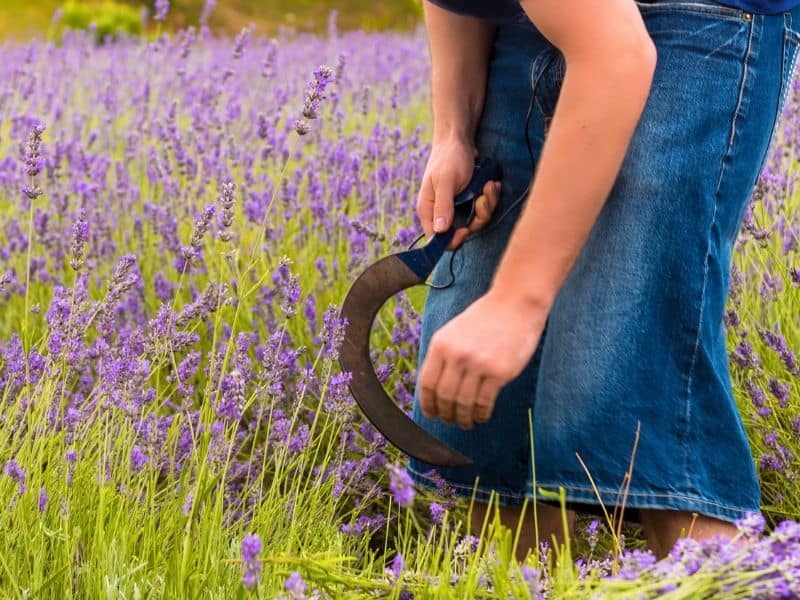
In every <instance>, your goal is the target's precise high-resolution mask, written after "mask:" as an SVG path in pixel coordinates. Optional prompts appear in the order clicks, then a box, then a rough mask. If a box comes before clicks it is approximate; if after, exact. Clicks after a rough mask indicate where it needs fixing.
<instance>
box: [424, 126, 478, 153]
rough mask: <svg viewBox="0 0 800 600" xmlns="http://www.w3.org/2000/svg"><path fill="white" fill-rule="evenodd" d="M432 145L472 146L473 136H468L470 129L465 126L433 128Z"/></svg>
mask: <svg viewBox="0 0 800 600" xmlns="http://www.w3.org/2000/svg"><path fill="white" fill-rule="evenodd" d="M432 143H433V145H434V146H444V145H461V146H468V147H470V148H471V147H472V146H474V144H475V142H474V135H471V134H470V128H469V127H468V126H466V125H461V126H458V125H443V126H441V127H434V128H433V138H432Z"/></svg>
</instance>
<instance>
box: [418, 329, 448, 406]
mask: <svg viewBox="0 0 800 600" xmlns="http://www.w3.org/2000/svg"><path fill="white" fill-rule="evenodd" d="M440 357H441V354H440V353H439V352H437V351H436V348H435V346H433V344H431V346H430V348H429V350H428V355H427V356H426V357H425V361H424V362H423V364H422V368H421V369H420V372H419V378H418V385H419V406H420V408H421V409H422V414H423V415H425V417H427V418H428V419H435V418H436V416H437V412H436V385H437V382H438V381H439V374H440V373H441V371H442V367H443V366H444V362H443V361H442V360H441V358H440Z"/></svg>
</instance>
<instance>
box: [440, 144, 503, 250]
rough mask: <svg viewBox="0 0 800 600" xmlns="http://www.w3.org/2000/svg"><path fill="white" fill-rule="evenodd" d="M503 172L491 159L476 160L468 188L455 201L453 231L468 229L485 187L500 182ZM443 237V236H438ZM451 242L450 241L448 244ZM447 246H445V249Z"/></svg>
mask: <svg viewBox="0 0 800 600" xmlns="http://www.w3.org/2000/svg"><path fill="white" fill-rule="evenodd" d="M502 177H503V171H502V169H501V168H500V165H498V164H497V163H495V162H494V161H492V160H491V159H489V158H476V159H475V167H474V168H473V170H472V179H470V181H469V183H468V184H467V187H466V188H464V189H463V190H462V191H461V192H459V193H458V194H457V195H456V197H455V198H454V200H453V204H454V208H455V214H454V215H453V224H452V225H451V226H450V227H451V229H459V228H461V227H466V226H467V225H469V224H470V221H472V217H474V216H475V201H476V200H477V199H478V198H479V197H480V195H481V194H483V187H484V186H485V185H486V184H487V183H488V182H490V181H500V180H501V179H502ZM443 233H444V232H443ZM437 235H442V234H437ZM449 243H450V241H449V240H448V244H449ZM446 246H447V244H445V247H446Z"/></svg>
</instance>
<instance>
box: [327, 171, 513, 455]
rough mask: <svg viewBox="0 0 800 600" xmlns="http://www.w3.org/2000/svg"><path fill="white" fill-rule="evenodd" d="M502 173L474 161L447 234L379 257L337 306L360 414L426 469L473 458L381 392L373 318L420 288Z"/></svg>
mask: <svg viewBox="0 0 800 600" xmlns="http://www.w3.org/2000/svg"><path fill="white" fill-rule="evenodd" d="M500 177H501V171H500V168H499V166H498V165H495V164H494V163H492V162H491V161H490V160H488V159H478V160H476V162H475V170H474V172H473V175H472V180H471V181H470V182H469V185H468V186H467V188H466V189H465V190H464V191H463V192H461V193H460V194H458V196H456V198H455V200H454V204H455V216H454V219H453V224H452V226H451V227H450V229H449V230H447V231H445V232H443V233H437V234H436V235H434V236H433V238H431V240H430V242H428V243H427V244H426V245H425V246H423V247H422V248H418V249H416V250H408V251H406V252H400V253H397V254H392V255H390V256H386V257H384V258H382V259H380V260H379V261H378V262H376V263H375V264H373V265H371V266H370V267H367V269H366V270H365V271H364V272H363V273H362V274H361V275H360V276H359V277H358V279H356V280H355V282H354V283H353V285H352V286H351V287H350V290H349V291H348V292H347V296H346V297H345V300H344V304H343V305H342V311H341V317H342V318H344V319H346V320H347V321H346V325H345V333H344V340H343V342H342V347H341V350H340V351H339V364H340V365H341V367H342V370H343V371H349V372H350V373H351V374H352V379H351V381H350V391H351V393H352V394H353V397H354V398H355V400H356V402H357V403H358V405H359V406H360V407H361V410H362V411H363V413H364V414H365V415H366V417H367V418H368V419H369V420H370V422H371V423H372V424H373V425H374V426H375V428H376V429H377V430H378V431H380V432H381V433H382V434H383V436H384V437H385V438H386V439H387V440H389V442H391V443H392V444H393V445H395V446H396V447H397V448H399V449H400V450H402V451H403V452H405V453H406V454H408V455H409V456H412V457H414V458H416V459H418V460H421V461H423V462H426V463H428V464H431V465H438V466H447V467H460V466H465V465H470V464H472V460H471V459H470V458H468V457H467V456H464V455H463V454H461V453H460V452H457V451H456V450H453V449H452V448H450V447H448V446H446V445H445V444H443V443H442V442H440V441H439V440H438V439H436V438H435V437H433V436H432V435H431V434H429V433H428V432H427V431H425V430H424V429H422V428H421V427H420V426H419V425H417V424H416V423H415V422H414V421H412V420H411V419H410V418H409V417H408V416H407V415H406V414H405V413H404V412H403V411H402V410H400V409H399V408H398V407H397V405H396V404H395V403H394V401H393V400H392V399H391V398H390V397H389V396H388V395H387V394H386V392H385V391H384V389H383V386H382V385H381V383H380V381H379V380H378V377H377V376H376V375H375V369H374V366H373V364H372V360H371V358H370V353H369V334H370V331H371V329H372V322H373V321H374V320H375V315H377V314H378V311H379V310H380V308H381V307H382V306H383V305H384V304H385V303H386V301H387V300H388V299H389V298H390V297H392V296H394V295H395V294H397V293H398V292H401V291H402V290H405V289H407V288H409V287H412V286H414V285H420V284H424V283H425V281H426V280H427V278H428V276H429V275H430V274H431V272H432V271H433V268H434V267H435V266H436V263H437V262H439V259H440V258H441V257H442V255H443V254H444V252H445V250H446V249H447V245H448V244H449V243H450V241H451V240H452V239H453V235H454V234H455V230H456V229H457V228H460V227H465V226H466V225H467V224H469V222H470V221H471V220H472V217H473V215H474V211H475V200H476V199H477V198H478V197H479V196H480V195H481V194H482V193H483V186H484V185H485V184H486V182H487V181H497V180H500Z"/></svg>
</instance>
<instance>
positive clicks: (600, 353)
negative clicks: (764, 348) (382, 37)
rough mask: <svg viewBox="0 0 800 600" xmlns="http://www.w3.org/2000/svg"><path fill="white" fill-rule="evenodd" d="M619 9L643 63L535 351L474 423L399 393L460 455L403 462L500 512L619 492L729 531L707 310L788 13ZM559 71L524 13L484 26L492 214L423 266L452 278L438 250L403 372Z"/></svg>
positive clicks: (721, 285) (788, 36) (501, 234)
mask: <svg viewBox="0 0 800 600" xmlns="http://www.w3.org/2000/svg"><path fill="white" fill-rule="evenodd" d="M637 4H638V6H639V9H640V11H641V14H642V16H643V19H644V22H645V24H646V26H647V29H648V31H649V33H650V35H651V37H652V39H653V40H654V42H655V45H656V48H657V52H658V59H657V66H656V70H655V76H654V80H653V84H652V88H651V91H650V96H649V99H648V101H647V104H646V107H645V110H644V112H643V115H642V117H641V120H640V122H639V123H638V126H637V128H636V131H635V134H634V136H633V138H632V141H631V144H630V146H629V149H628V152H627V155H626V158H625V160H624V163H623V166H622V168H621V171H620V173H619V176H618V179H617V180H616V182H615V184H614V186H613V190H612V192H611V194H610V196H609V197H608V200H607V202H606V203H605V205H604V206H603V209H602V211H601V213H600V216H599V218H598V220H597V222H596V224H595V225H594V227H593V229H592V231H591V232H590V235H589V238H588V240H587V242H586V244H585V246H584V247H583V248H582V250H581V252H580V254H579V256H578V258H577V261H576V263H575V265H574V267H573V269H572V270H571V272H570V274H569V276H568V277H567V279H566V281H565V282H564V284H563V286H562V287H561V289H560V290H559V293H558V295H557V297H556V299H555V302H554V304H553V305H552V309H551V311H550V313H549V316H548V320H547V324H546V327H545V330H544V334H543V336H542V338H541V340H540V343H539V347H538V348H537V350H536V352H535V354H534V355H533V358H532V359H531V361H530V363H529V365H528V366H527V368H526V369H525V370H524V371H523V372H522V374H520V375H519V377H517V378H516V379H515V380H514V381H512V382H511V383H509V384H508V385H507V386H505V387H504V388H503V389H502V391H501V393H500V395H499V396H498V398H497V401H496V404H495V408H494V412H493V414H492V417H491V419H490V420H489V421H488V422H486V423H483V424H476V425H475V426H474V428H473V429H471V430H469V431H465V430H462V429H461V428H459V427H458V425H457V424H455V423H453V424H447V423H444V422H443V421H441V420H440V419H438V418H437V419H432V420H431V419H427V418H426V417H425V416H424V415H423V414H422V411H421V410H420V407H419V401H418V395H417V399H416V400H415V403H414V413H413V418H414V420H415V422H417V423H418V424H419V425H420V426H421V427H423V428H424V429H426V430H427V431H429V432H430V433H431V434H432V435H434V436H435V437H437V438H439V439H440V440H442V441H443V442H445V443H446V444H448V445H450V446H451V447H453V448H456V449H457V450H459V451H461V452H462V453H464V454H466V455H467V456H469V457H471V458H472V459H473V460H474V464H473V465H471V466H469V467H459V468H444V467H434V466H433V465H429V464H426V463H423V462H421V461H419V460H416V459H412V460H410V461H409V464H408V466H407V470H408V473H409V475H410V476H411V477H412V479H413V480H414V481H415V482H416V483H417V484H419V485H420V486H422V487H429V488H431V489H435V488H436V479H437V478H439V477H441V478H443V479H444V480H445V481H446V482H447V483H449V484H450V486H451V487H452V489H454V490H455V491H456V494H457V495H460V496H463V497H464V498H467V499H469V498H471V497H473V496H474V497H475V499H477V500H479V501H488V500H489V499H490V497H491V494H492V493H494V495H495V496H496V498H497V501H498V502H499V503H500V504H501V505H511V504H522V503H523V501H524V500H525V498H526V497H528V498H533V497H534V496H535V497H536V498H537V500H539V501H544V502H552V499H551V497H547V495H546V494H542V493H541V490H545V491H550V492H557V491H558V490H559V488H563V489H564V490H565V492H566V499H567V507H568V508H573V509H576V510H580V511H585V512H591V513H597V512H599V510H600V504H601V503H602V504H603V505H604V506H605V508H606V510H608V511H609V514H610V513H611V511H612V509H613V507H615V506H616V505H621V504H622V503H623V498H624V506H625V518H626V519H629V520H632V521H639V512H638V510H639V509H643V508H655V509H672V510H681V511H690V512H697V513H700V514H704V515H708V516H711V517H716V518H719V519H723V520H727V521H734V520H736V519H738V518H741V517H742V516H744V515H745V513H746V512H749V511H758V510H759V505H760V488H759V481H758V477H757V473H756V469H755V464H754V460H753V457H752V455H751V451H750V447H749V443H748V440H747V436H746V434H745V430H744V427H743V423H742V419H741V416H740V414H739V412H738V410H737V406H736V403H735V400H734V397H733V394H732V389H731V381H730V374H729V370H728V363H727V352H726V338H725V326H724V323H723V312H724V309H725V305H726V301H727V294H728V289H729V279H730V266H731V252H732V248H733V245H734V242H735V239H736V237H737V234H738V231H739V228H740V224H741V221H742V218H743V216H744V212H745V209H746V207H747V204H748V201H749V199H750V195H751V193H752V190H753V188H754V186H755V182H756V178H757V177H758V174H759V172H760V170H761V168H762V166H763V162H764V160H765V157H766V154H767V150H768V146H769V144H770V141H771V139H772V136H773V133H774V131H775V130H776V124H777V120H778V116H779V114H780V112H781V109H782V106H783V103H784V101H785V96H786V93H787V90H788V89H789V88H790V83H791V82H790V77H791V73H792V71H793V68H794V61H795V56H796V54H797V49H798V44H800V34H799V33H798V29H800V9H797V10H794V11H791V12H786V13H781V14H777V15H757V14H751V13H747V12H743V11H742V10H738V9H735V8H730V7H727V6H724V5H722V4H719V3H717V2H713V1H711V0H692V1H674V0H656V1H652V2H638V3H637ZM565 71H566V67H565V63H564V60H563V56H562V55H561V54H560V53H559V52H558V51H557V49H556V48H554V47H553V46H552V45H551V44H550V43H549V42H548V41H547V40H546V39H545V37H544V36H543V35H542V34H541V33H540V32H539V31H538V30H537V29H536V28H535V26H534V25H533V24H532V23H531V22H530V21H528V20H524V22H518V23H514V24H510V25H503V26H501V27H500V28H499V29H498V34H497V37H496V40H495V42H494V46H493V50H492V53H491V57H490V68H489V79H488V84H487V90H486V100H485V104H484V109H483V114H482V117H481V121H480V126H479V129H478V134H477V140H476V143H477V147H478V151H479V153H480V154H481V155H482V156H488V157H491V158H493V159H495V160H496V161H498V162H500V163H501V164H502V167H503V187H502V194H501V200H500V204H499V206H498V208H497V210H496V211H495V215H494V216H495V217H499V215H502V214H503V213H506V212H507V214H506V215H505V217H504V218H502V219H499V220H495V221H494V223H493V225H491V224H490V226H489V228H487V229H486V230H484V231H482V232H480V233H479V234H477V235H475V236H473V237H472V238H470V239H469V240H468V242H467V243H466V244H465V245H464V246H463V248H461V249H460V250H459V251H457V252H456V253H455V255H454V256H452V257H451V256H450V255H445V257H444V259H443V260H442V261H440V263H439V265H438V266H437V270H436V271H435V272H434V275H433V277H434V282H435V283H438V284H446V283H448V282H449V281H450V280H451V275H450V270H449V265H448V263H449V262H450V258H452V269H453V273H454V276H455V277H454V281H453V283H452V285H450V286H449V287H446V288H444V289H431V290H430V291H429V292H428V296H427V300H426V304H425V307H424V313H423V324H422V339H421V347H420V353H419V360H420V362H419V364H420V365H421V364H422V361H423V360H424V358H425V352H426V349H427V345H428V343H429V341H430V339H431V336H432V334H433V333H434V332H435V331H436V330H437V329H438V328H439V327H441V326H442V325H443V324H445V323H446V322H447V321H449V320H450V319H451V318H452V317H454V316H455V315H457V314H458V313H460V312H461V311H463V310H464V309H465V308H466V307H467V306H469V304H471V303H472V302H473V301H474V300H476V299H477V298H478V297H479V296H481V295H482V294H483V293H485V292H486V290H487V289H488V287H489V285H490V283H491V279H492V275H493V273H494V270H495V267H496V265H497V264H498V261H499V259H500V257H501V255H502V253H503V250H504V247H505V245H506V242H507V240H508V239H509V236H510V235H511V231H512V228H513V227H514V222H515V220H516V218H517V217H518V215H519V214H520V212H521V210H522V207H523V206H524V202H517V200H524V199H525V197H526V194H527V190H528V186H529V183H530V180H531V177H532V174H533V172H534V169H535V166H536V161H537V159H538V155H539V152H540V151H541V148H542V144H543V142H544V139H545V137H546V135H547V130H548V125H549V123H550V120H551V118H552V115H553V113H554V110H555V106H556V101H557V98H558V94H559V90H560V87H561V83H562V81H563V78H564V75H565ZM599 84H600V85H602V82H600V83H599ZM599 151H600V152H602V149H599ZM574 176H575V177H581V164H579V163H576V164H575V165H574ZM533 235H535V233H534V234H533ZM508 318H509V319H514V318H515V316H514V315H513V314H509V315H508ZM529 417H530V419H529ZM529 425H532V427H531V426H529ZM631 466H632V471H631V473H630V477H629V480H626V473H627V472H628V471H629V469H631Z"/></svg>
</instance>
